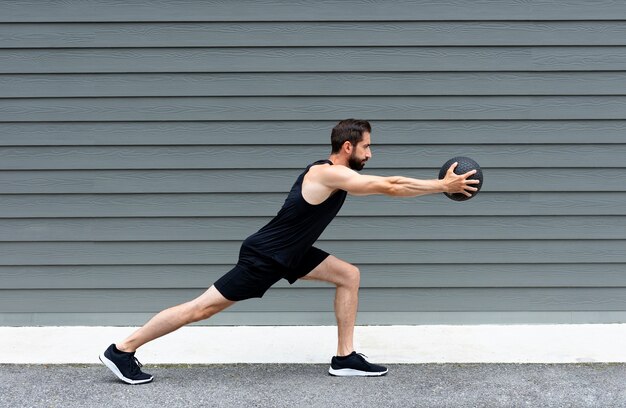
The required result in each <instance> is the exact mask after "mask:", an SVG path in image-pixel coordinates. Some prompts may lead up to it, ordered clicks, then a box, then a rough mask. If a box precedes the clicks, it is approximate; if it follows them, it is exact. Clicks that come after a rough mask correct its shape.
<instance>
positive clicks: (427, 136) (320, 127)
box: [0, 82, 626, 146]
mask: <svg viewBox="0 0 626 408" xmlns="http://www.w3.org/2000/svg"><path fill="white" fill-rule="evenodd" d="M624 83H626V82H624ZM616 87H618V85H616ZM335 123H336V121H314V120H306V121H249V122H247V121H244V122H224V121H215V122H121V121H120V122H118V121H116V122H88V123H81V122H73V123H67V122H41V123H37V122H34V123H32V122H22V123H15V122H4V123H2V122H0V146H65V145H70V146H92V145H94V146H108V145H114V146H124V145H133V146H142V145H166V146H172V145H173V146H185V145H226V146H233V145H251V144H252V145H259V144H268V145H290V144H293V143H294V140H295V138H296V137H297V141H298V144H299V145H318V144H329V143H330V130H331V129H332V127H333V126H334V125H335ZM371 124H372V126H373V129H372V133H373V135H372V137H373V138H374V142H375V144H376V143H381V144H406V143H407V141H415V142H419V143H423V144H432V145H434V144H442V145H446V144H455V145H465V144H467V145H471V144H514V145H515V144H525V143H533V144H554V143H563V144H568V143H577V144H604V143H620V144H623V143H625V142H626V138H625V136H624V135H626V120H623V119H621V120H620V119H617V120H579V119H577V120H567V121H565V120H549V121H546V120H539V121H534V120H489V121H487V120H472V121H464V120H449V121H445V120H444V121H416V120H406V121H389V120H380V121H379V120H376V121H373V122H371Z"/></svg>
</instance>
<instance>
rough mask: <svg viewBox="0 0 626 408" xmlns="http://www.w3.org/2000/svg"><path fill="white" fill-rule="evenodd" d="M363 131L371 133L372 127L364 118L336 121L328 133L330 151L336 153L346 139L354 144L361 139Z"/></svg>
mask: <svg viewBox="0 0 626 408" xmlns="http://www.w3.org/2000/svg"><path fill="white" fill-rule="evenodd" d="M364 132H368V133H372V127H371V126H370V123H369V122H368V121H366V120H359V119H346V120H342V121H341V122H339V123H337V124H336V125H335V127H334V128H333V131H332V132H331V134H330V144H331V146H332V153H338V152H339V151H340V150H341V146H343V144H344V143H345V142H346V141H348V142H350V143H351V144H352V146H356V145H357V144H358V143H359V142H360V141H361V140H363V133H364Z"/></svg>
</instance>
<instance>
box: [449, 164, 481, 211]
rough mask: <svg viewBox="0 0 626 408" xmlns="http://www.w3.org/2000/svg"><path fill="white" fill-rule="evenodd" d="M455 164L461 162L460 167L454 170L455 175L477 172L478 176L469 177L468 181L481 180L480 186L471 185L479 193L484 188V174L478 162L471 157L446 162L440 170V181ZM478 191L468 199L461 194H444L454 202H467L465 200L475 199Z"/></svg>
mask: <svg viewBox="0 0 626 408" xmlns="http://www.w3.org/2000/svg"><path fill="white" fill-rule="evenodd" d="M454 162H459V164H458V166H456V168H455V169H454V173H455V174H459V175H461V174H465V173H467V172H468V171H471V170H474V169H475V170H477V172H476V174H473V175H471V176H469V177H468V178H467V179H468V180H480V184H470V185H471V186H472V187H476V188H477V189H478V191H480V189H481V188H482V186H483V172H482V170H481V169H480V166H479V165H478V163H476V161H474V160H472V159H470V158H469V157H464V156H459V157H454V158H452V159H450V160H448V161H447V162H445V163H444V165H443V166H441V170H439V179H442V178H444V177H445V176H446V173H447V172H448V169H449V168H450V166H452V164H453V163H454ZM478 191H474V192H472V196H471V197H468V196H466V195H464V194H461V193H455V194H448V193H444V194H445V195H446V196H448V197H449V198H451V199H452V200H454V201H465V200H469V199H470V198H472V197H475V196H476V194H478Z"/></svg>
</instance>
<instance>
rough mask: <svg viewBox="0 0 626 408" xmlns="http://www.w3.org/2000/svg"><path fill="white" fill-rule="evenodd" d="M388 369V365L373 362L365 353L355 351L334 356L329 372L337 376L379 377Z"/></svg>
mask: <svg viewBox="0 0 626 408" xmlns="http://www.w3.org/2000/svg"><path fill="white" fill-rule="evenodd" d="M387 371H388V370H387V368H386V367H383V366H379V365H377V364H372V363H370V362H369V361H367V360H366V359H365V356H364V355H363V354H361V353H357V352H356V351H353V352H352V353H350V354H349V355H347V356H345V357H337V356H335V357H333V358H332V360H331V361H330V369H329V370H328V373H329V374H330V375H334V376H337V377H378V376H381V375H385V374H387Z"/></svg>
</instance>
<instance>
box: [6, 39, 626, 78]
mask: <svg viewBox="0 0 626 408" xmlns="http://www.w3.org/2000/svg"><path fill="white" fill-rule="evenodd" d="M624 50H625V47H624V46H612V47H606V46H602V47H600V46H594V47H582V46H578V47H575V46H572V47H444V48H441V47H306V48H302V47H283V48H280V47H267V48H130V49H128V48H118V49H107V48H104V49H98V48H91V49H0V74H51V73H91V74H94V73H133V72H141V73H156V72H179V73H182V72H203V73H206V72H370V71H383V72H384V71H387V72H420V71H435V72H439V71H457V72H458V71H461V72H467V71H481V72H484V71H623V70H624V66H626V52H624ZM285 61H289V63H288V64H287V63H285Z"/></svg>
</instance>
